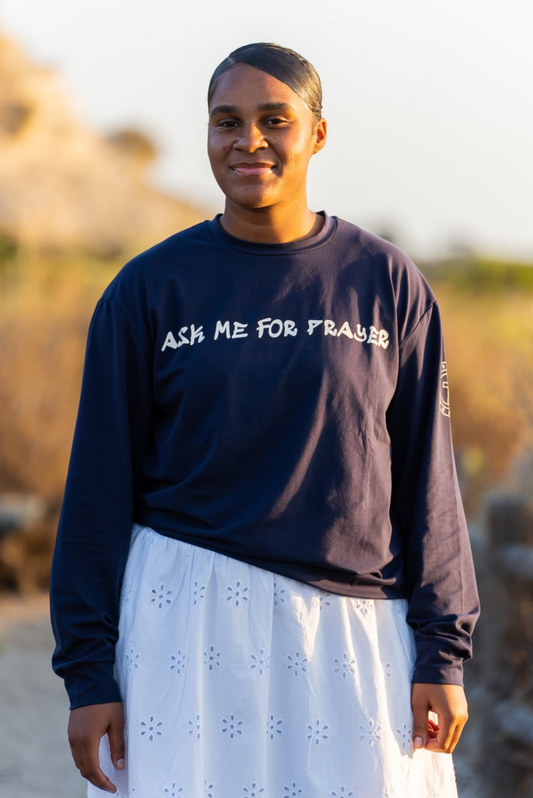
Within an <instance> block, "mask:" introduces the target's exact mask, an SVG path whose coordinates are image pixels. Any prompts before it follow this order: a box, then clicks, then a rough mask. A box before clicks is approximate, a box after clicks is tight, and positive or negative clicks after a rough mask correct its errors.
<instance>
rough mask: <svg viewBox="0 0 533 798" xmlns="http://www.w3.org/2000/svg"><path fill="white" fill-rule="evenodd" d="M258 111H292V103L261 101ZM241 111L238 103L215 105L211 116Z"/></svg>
mask: <svg viewBox="0 0 533 798" xmlns="http://www.w3.org/2000/svg"><path fill="white" fill-rule="evenodd" d="M256 107H257V110H258V111H292V110H293V108H292V105H290V103H281V102H280V103H260V105H258V106H256ZM238 111H239V107H238V106H237V105H215V107H214V108H213V109H212V111H211V113H210V114H209V116H215V115H216V114H235V113H237V112H238Z"/></svg>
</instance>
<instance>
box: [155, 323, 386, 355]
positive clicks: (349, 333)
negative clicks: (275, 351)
mask: <svg viewBox="0 0 533 798" xmlns="http://www.w3.org/2000/svg"><path fill="white" fill-rule="evenodd" d="M248 326H249V325H248V323H246V324H244V323H243V322H240V321H234V322H233V330H232V326H231V322H230V321H224V322H223V321H221V320H220V319H219V320H218V321H217V322H216V325H215V329H214V332H213V340H215V341H216V340H217V339H218V338H222V337H225V338H226V339H229V338H247V337H248V335H249V333H248V332H246V328H247V327H248ZM315 331H318V333H319V334H320V332H322V333H323V334H324V335H333V336H334V337H336V338H338V337H339V336H341V335H345V336H346V337H347V338H351V339H353V340H354V341H358V342H359V343H361V344H373V345H374V346H376V347H381V348H382V349H386V348H387V347H388V345H389V333H388V332H387V331H386V330H378V328H377V327H374V325H373V324H371V325H370V327H369V328H368V329H367V328H366V327H362V326H361V325H360V324H357V325H356V326H355V330H352V329H351V327H350V325H349V323H348V322H347V321H345V322H344V323H343V324H342V325H341V326H340V327H339V328H337V327H336V325H335V322H334V321H332V319H307V330H306V333H307V335H316V334H317V333H316V332H315ZM255 332H257V336H256V337H257V338H279V337H280V336H282V337H283V338H286V337H287V336H288V335H290V336H293V337H294V336H295V335H298V328H297V326H296V323H295V322H294V321H292V319H285V320H282V319H271V318H270V317H267V318H264V319H259V320H258V321H257V327H255ZM205 338H206V335H205V333H204V326H203V324H201V325H200V326H199V327H196V325H194V324H191V325H190V328H189V326H186V327H181V328H180V330H179V331H178V340H176V338H175V337H174V333H173V332H172V331H171V330H169V331H168V333H167V335H166V338H165V342H164V344H163V346H162V347H161V351H162V352H164V350H165V349H166V348H167V347H170V348H171V349H179V347H180V346H183V345H184V344H189V346H192V345H193V344H194V343H196V342H198V343H200V342H201V341H204V340H205Z"/></svg>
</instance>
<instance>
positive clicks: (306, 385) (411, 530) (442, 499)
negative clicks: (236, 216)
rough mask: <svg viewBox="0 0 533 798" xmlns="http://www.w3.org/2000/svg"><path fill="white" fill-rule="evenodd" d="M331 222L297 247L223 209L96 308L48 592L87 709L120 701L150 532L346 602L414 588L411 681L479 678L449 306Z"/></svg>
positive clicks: (136, 267)
mask: <svg viewBox="0 0 533 798" xmlns="http://www.w3.org/2000/svg"><path fill="white" fill-rule="evenodd" d="M321 213H322V215H323V216H324V218H325V221H324V224H323V227H322V229H321V230H320V232H319V233H318V234H317V235H316V236H314V237H311V238H308V239H301V240H298V241H292V242H289V243H285V244H260V243H255V242H250V241H245V240H243V239H239V238H236V237H234V236H232V235H230V234H229V233H227V232H226V231H225V230H224V229H223V228H222V226H221V225H220V223H219V218H220V214H218V215H217V216H215V217H214V218H213V219H211V220H207V221H205V222H202V223H200V224H197V225H195V226H193V227H190V228H188V229H187V230H183V231H181V232H178V233H176V234H174V235H172V236H170V237H169V238H167V239H165V240H164V241H162V242H160V243H158V244H157V245H155V246H153V247H151V248H150V249H147V250H146V251H144V252H142V253H140V254H139V255H137V256H135V257H134V258H132V259H131V260H130V261H128V262H127V263H126V264H125V265H124V266H123V267H122V269H121V270H120V271H119V272H118V274H117V275H116V277H115V278H114V279H113V280H112V281H111V283H110V284H109V285H108V286H107V288H106V289H105V291H104V292H103V294H102V296H101V298H100V299H99V300H98V303H97V305H96V308H95V310H94V313H93V316H92V319H91V322H90V326H89V331H88V337H87V348H86V353H85V363H84V369H83V378H82V387H81V396H80V402H79V409H78V416H77V420H76V425H75V430H74V438H73V444H72V451H71V456H70V462H69V467H68V474H67V480H66V486H65V493H64V499H63V504H62V508H61V514H60V519H59V526H58V532H57V542H56V547H55V551H54V557H53V563H52V573H51V587H50V593H51V617H52V626H53V631H54V635H55V639H56V648H55V651H54V654H53V657H52V666H53V668H54V670H55V672H56V673H57V674H58V675H59V676H61V677H63V678H64V680H65V686H66V689H67V692H68V695H69V698H70V706H71V709H73V708H75V707H78V706H83V705H87V704H96V703H105V702H109V701H120V700H121V696H120V692H119V689H118V685H117V684H116V682H115V680H114V678H113V663H114V658H115V644H116V641H117V638H118V619H119V596H120V588H121V582H122V578H123V574H124V569H125V565H126V560H127V556H128V551H129V544H130V537H131V529H132V523H133V521H136V522H137V523H139V524H141V525H145V526H150V527H152V528H153V529H154V530H155V531H157V532H159V533H160V534H163V535H167V536H169V537H172V538H177V539H180V540H184V541H186V542H188V543H192V544H194V545H198V546H202V547H205V548H209V549H212V550H214V551H217V552H221V553H223V554H225V555H228V556H230V557H235V558H237V559H239V560H242V561H245V562H248V563H251V564H253V565H256V566H259V567H261V568H266V569H268V570H271V571H274V572H276V573H279V574H284V575H285V576H289V577H292V578H294V579H297V580H300V581H302V582H305V583H308V584H311V585H315V586H316V587H318V588H321V589H322V590H327V591H330V592H332V593H337V594H341V595H346V596H357V597H366V598H372V599H390V598H400V597H406V598H408V600H409V611H408V616H407V620H408V623H409V624H410V625H411V626H412V628H413V629H414V632H415V637H416V644H417V652H418V654H417V661H416V667H415V672H414V676H413V680H414V681H416V682H425V683H442V684H462V666H463V662H464V661H465V660H466V659H468V658H469V657H470V656H471V634H472V630H473V628H474V625H475V622H476V619H477V617H478V613H479V605H478V594H477V589H476V582H475V576H474V569H473V563H472V555H471V550H470V543H469V539H468V532H467V527H466V522H465V517H464V513H463V507H462V503H461V496H460V493H459V487H458V482H457V475H456V471H455V464H454V457H453V447H452V437H451V429H450V405H449V392H448V380H447V372H446V357H445V351H444V342H443V335H442V326H441V319H440V314H439V308H438V304H437V302H436V300H435V297H434V295H433V293H432V291H431V289H430V287H429V285H428V283H427V282H426V280H425V279H424V277H423V276H422V274H421V273H420V272H419V270H418V269H417V268H416V266H415V265H414V263H413V262H412V261H411V260H410V259H409V257H408V256H407V255H406V254H405V253H404V252H403V251H402V250H401V249H399V248H398V247H396V246H395V245H393V244H391V243H389V242H387V241H385V240H383V239H381V238H379V237H378V236H375V235H373V234H371V233H369V232H367V231H364V230H362V229H361V228H360V227H358V226H356V225H354V224H351V223H349V222H347V221H344V220H342V219H339V218H337V217H336V216H329V215H328V214H327V213H325V212H324V211H322V212H321Z"/></svg>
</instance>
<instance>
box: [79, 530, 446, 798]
mask: <svg viewBox="0 0 533 798" xmlns="http://www.w3.org/2000/svg"><path fill="white" fill-rule="evenodd" d="M135 545H136V548H134V550H133V555H134V556H133V560H131V559H128V563H127V567H126V571H125V574H124V579H123V583H122V586H121V592H120V622H119V632H120V634H119V637H118V639H117V643H118V644H117V648H116V651H117V658H116V665H117V667H116V669H115V670H114V676H115V678H116V680H117V682H118V685H119V689H120V692H121V694H122V695H123V696H124V700H125V710H127V711H126V712H125V729H124V732H125V738H126V750H127V757H126V768H125V770H124V771H122V772H119V771H117V772H116V774H115V777H114V778H112V780H113V781H114V782H115V783H116V786H117V793H116V798H145V797H144V793H145V792H146V784H148V783H150V785H151V786H150V790H151V794H152V793H153V798H197V797H198V798H199V796H200V795H202V797H203V798H314V796H319V797H320V798H359V796H369V798H370V796H372V798H405V796H407V795H413V796H414V795H417V796H418V795H420V798H435V796H437V795H438V796H439V798H458V796H457V793H456V787H455V785H454V776H453V765H452V760H451V757H450V758H445V759H442V758H441V759H439V761H438V767H437V766H436V764H435V763H434V762H433V760H434V759H437V758H436V757H434V758H432V757H430V756H428V757H425V758H424V756H417V755H416V754H415V755H412V743H411V735H412V730H411V729H412V717H411V715H410V709H411V707H410V700H409V699H410V696H409V695H407V692H406V691H408V686H409V674H410V673H412V672H413V670H414V666H415V663H414V657H415V656H416V646H415V644H414V637H413V633H412V629H411V628H410V627H408V626H407V623H406V617H405V616H406V611H407V606H408V605H407V600H404V599H398V600H379V601H377V600H376V601H374V600H370V599H367V598H359V597H352V596H343V595H340V594H336V593H331V592H329V591H327V590H320V589H318V588H316V587H315V586H313V585H310V584H305V583H303V582H298V581H296V580H291V579H288V578H285V577H283V576H282V575H277V574H276V573H275V572H271V571H267V570H262V569H260V568H256V567H255V566H251V565H250V564H249V563H245V562H241V563H240V564H239V561H238V560H236V559H235V560H232V559H231V558H229V557H227V556H225V555H219V554H218V553H217V552H213V551H211V550H209V549H207V548H202V547H194V548H193V547H192V546H191V544H186V543H185V542H183V541H179V540H170V539H168V538H167V539H164V538H163V536H161V535H158V534H156V533H151V534H150V535H149V537H148V536H146V535H145V539H144V540H143V536H142V531H141V534H140V536H139V537H138V538H137V542H136V544H135ZM241 566H242V567H241ZM402 685H403V687H402ZM106 740H107V735H104V736H103V737H102V738H101V752H102V756H105V755H106V752H105V743H106ZM347 750H349V751H350V756H349V757H345V756H340V755H339V754H340V752H341V751H342V752H345V751H347ZM295 751H299V752H300V754H299V755H295ZM385 758H386V761H387V772H386V781H385V782H383V778H384V773H383V769H380V768H379V763H380V761H384V760H385ZM105 761H106V760H103V764H105ZM265 761H268V762H270V764H271V767H269V768H267V769H266V771H265V769H264V763H265ZM413 762H414V763H416V767H415V766H414V765H413ZM129 763H132V767H131V768H129ZM133 763H134V766H133ZM161 763H164V766H161ZM448 763H449V764H448ZM417 768H418V770H417ZM104 772H106V773H107V772H109V773H113V769H112V764H111V760H110V759H109V771H106V770H104ZM115 778H116V781H115ZM267 780H268V781H267ZM426 785H427V786H426ZM432 792H433V793H434V794H435V795H433V796H432V795H431V793H432ZM428 793H429V794H428ZM99 794H100V793H99V792H98V791H97V790H96V788H94V786H93V785H89V787H88V793H87V795H88V798H99Z"/></svg>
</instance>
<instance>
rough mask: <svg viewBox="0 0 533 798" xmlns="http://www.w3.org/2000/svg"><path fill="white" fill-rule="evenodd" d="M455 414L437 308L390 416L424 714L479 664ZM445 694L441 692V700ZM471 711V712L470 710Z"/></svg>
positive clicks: (404, 364) (419, 334)
mask: <svg viewBox="0 0 533 798" xmlns="http://www.w3.org/2000/svg"><path fill="white" fill-rule="evenodd" d="M449 408H450V406H449V394H448V377H447V369H446V356H445V351H444V340H443V334H442V325H441V319H440V313H439V308H438V305H437V302H433V303H432V304H431V306H430V307H429V309H428V310H427V311H426V312H425V313H424V314H423V315H422V317H421V318H420V319H419V321H418V323H417V324H416V326H415V327H414V329H413V330H412V331H411V333H410V334H409V335H408V336H407V338H406V339H405V340H404V341H403V342H402V344H401V346H400V350H399V367H398V382H397V387H396V391H395V394H394V397H393V400H392V402H391V404H390V406H389V410H388V416H387V422H388V428H389V434H390V438H391V457H392V505H391V512H392V516H393V521H394V522H395V523H397V524H398V525H399V526H400V529H401V530H402V533H403V537H404V541H405V546H404V551H405V569H406V580H407V588H408V595H409V610H408V614H407V621H408V623H409V624H410V626H412V628H413V629H414V632H415V639H416V645H417V660H416V665H415V670H414V674H413V683H414V684H415V685H418V687H417V690H416V697H417V699H418V702H417V706H418V707H419V706H420V705H421V702H422V703H423V702H424V701H426V699H427V703H428V705H429V703H431V701H430V699H429V698H428V697H427V695H425V697H424V698H423V699H421V698H420V696H421V686H428V685H455V686H459V687H461V686H462V684H463V663H464V661H465V660H467V659H468V658H470V657H471V654H472V642H471V635H472V631H473V629H474V625H475V623H476V620H477V617H478V615H479V598H478V593H477V587H476V579H475V573H474V565H473V561H472V552H471V548H470V541H469V537H468V529H467V525H466V520H465V516H464V511H463V505H462V500H461V495H460V491H459V485H458V481H457V474H456V469H455V461H454V455H453V445H452V434H451V425H450V409H449ZM430 692H431V691H430ZM433 692H434V693H436V692H439V691H435V690H434V691H433ZM445 692H446V691H442V690H441V691H440V692H439V695H440V699H442V698H443V695H444V693H445ZM448 692H450V691H448ZM457 692H458V691H455V693H457ZM460 692H462V691H460ZM426 693H427V690H426ZM441 693H442V695H441ZM432 700H433V701H435V700H437V699H436V698H435V697H434V698H433V699H432ZM463 709H464V712H466V705H465V707H464V708H463ZM463 709H460V710H459V711H460V713H462V714H464V712H463ZM419 712H420V710H418V713H419ZM426 715H427V710H426ZM440 736H441V737H442V735H440Z"/></svg>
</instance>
